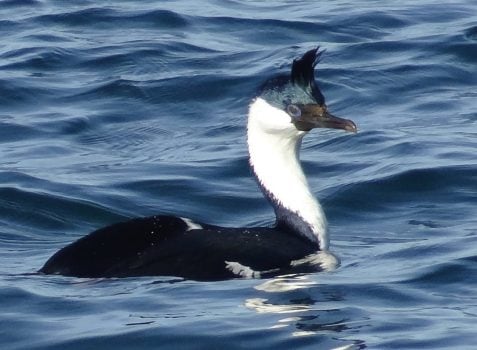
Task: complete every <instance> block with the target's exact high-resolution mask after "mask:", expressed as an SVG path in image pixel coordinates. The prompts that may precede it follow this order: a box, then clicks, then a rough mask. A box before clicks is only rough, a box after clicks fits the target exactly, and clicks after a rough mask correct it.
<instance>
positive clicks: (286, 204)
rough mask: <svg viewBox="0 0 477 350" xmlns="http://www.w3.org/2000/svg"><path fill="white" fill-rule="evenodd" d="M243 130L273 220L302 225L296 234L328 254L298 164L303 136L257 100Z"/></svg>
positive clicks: (317, 210) (322, 225) (321, 222)
mask: <svg viewBox="0 0 477 350" xmlns="http://www.w3.org/2000/svg"><path fill="white" fill-rule="evenodd" d="M247 128H248V132H247V138H248V148H249V153H250V164H251V166H252V168H253V171H254V172H255V175H256V177H257V179H258V181H259V182H260V184H261V186H262V188H263V190H264V193H265V195H266V196H267V197H268V198H269V199H270V201H271V202H272V204H273V205H274V206H275V213H276V214H277V220H278V221H280V220H285V221H286V220H291V221H296V220H298V221H299V222H301V221H303V222H304V225H303V226H307V227H306V229H305V227H303V229H300V225H298V231H299V232H298V233H300V234H301V235H303V236H305V237H306V238H308V239H310V240H311V241H313V242H315V243H318V244H319V246H320V250H328V246H329V238H328V233H327V223H326V217H325V215H324V213H323V210H322V208H321V205H320V204H319V203H318V201H317V200H316V199H315V197H314V196H313V194H312V193H311V192H310V188H309V186H308V182H307V180H306V177H305V174H304V173H303V170H302V168H301V165H300V160H299V151H300V146H301V140H302V138H303V136H304V135H305V134H306V132H304V131H299V130H297V129H296V128H295V126H294V125H293V123H292V122H291V119H290V117H289V116H288V114H287V113H285V112H284V111H283V110H281V109H279V108H276V107H273V106H272V105H270V104H269V103H267V102H266V101H265V100H263V99H261V98H257V99H256V100H254V101H253V102H252V104H251V105H250V110H249V117H248V127H247ZM281 209H285V210H284V211H283V210H281ZM283 212H284V213H283ZM280 216H284V217H280ZM288 216H292V217H291V219H290V218H289V217H288ZM295 219H296V220H295ZM305 224H306V225H305ZM295 229H297V228H296V227H295Z"/></svg>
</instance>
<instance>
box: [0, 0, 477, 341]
mask: <svg viewBox="0 0 477 350" xmlns="http://www.w3.org/2000/svg"><path fill="white" fill-rule="evenodd" d="M476 14H477V3H476V2H475V1H464V0H462V1H452V2H448V3H447V4H445V3H442V2H441V1H431V0H426V1H420V2H415V1H410V0H409V1H408V0H404V1H400V2H395V3H394V5H390V4H388V2H377V1H365V0H361V1H354V2H352V1H333V2H329V1H318V2H317V1H267V2H258V1H246V0H228V1H222V0H220V1H219V0H211V1H202V2H201V1H191V0H189V1H187V0H183V1H160V2H158V1H101V2H98V1H81V2H73V1H71V2H70V1H59V0H57V1H35V0H30V1H26V0H10V1H8V0H5V1H1V2H0V34H1V37H2V40H1V43H0V256H1V258H0V259H1V260H0V261H1V264H0V348H1V349H28V350H31V349H115V350H117V349H169V348H174V349H271V348H273V349H338V348H339V349H363V348H371V349H423V348H426V349H472V348H474V347H475V344H476V343H477V292H476V291H477V228H476V224H477V219H476V217H477V215H476V214H477V209H476V205H477V156H476V148H477V88H476V86H477V15H476ZM317 44H321V45H322V46H323V48H326V49H327V53H326V54H325V55H324V58H323V61H322V63H321V64H320V65H319V71H318V72H317V78H318V79H319V80H320V82H321V86H322V89H323V92H324V94H325V95H326V97H327V101H328V105H329V107H330V109H331V110H332V111H333V112H334V113H335V114H337V115H339V116H342V117H345V118H349V119H353V120H354V121H355V122H356V123H357V124H358V126H359V129H360V131H359V133H358V134H356V135H350V134H346V133H343V132H337V131H316V130H315V131H313V132H312V133H311V134H310V135H308V137H307V138H306V140H305V142H304V145H303V152H302V159H303V161H304V167H305V170H306V172H307V174H308V175H309V180H310V185H311V186H312V188H313V192H314V193H315V194H316V195H317V197H318V198H320V201H321V202H322V203H323V206H324V209H325V211H326V214H327V217H328V220H329V222H330V229H331V249H332V251H333V252H335V254H336V255H338V256H340V258H341V260H342V265H341V267H339V268H338V269H337V270H336V271H333V272H329V273H317V274H310V275H305V276H287V277H283V278H276V279H270V280H233V281H226V282H214V283H204V282H202V283H199V282H194V281H182V280H180V279H171V278H131V279H112V280H111V279H110V280H108V279H105V280H85V279H75V278H65V277H59V276H53V277H52V276H37V275H28V274H29V273H32V272H35V271H36V270H37V269H38V268H39V267H41V265H42V264H43V263H44V261H45V260H46V259H47V258H48V257H49V256H50V255H51V254H52V253H53V252H55V251H56V250H57V249H58V248H60V247H62V246H64V245H65V244H67V243H69V242H72V241H73V240H75V239H77V238H79V237H81V236H83V235H84V234H86V233H88V232H89V231H91V230H93V229H95V228H98V227H101V226H104V225H107V224H110V223H113V222H117V221H121V220H124V219H127V218H131V217H135V216H145V215H151V214H157V213H175V214H180V215H181V216H187V217H191V218H194V219H196V220H200V221H204V222H209V223H213V224H218V225H230V226H245V225H256V224H269V223H272V222H273V211H272V210H271V208H270V207H269V206H268V204H267V202H266V201H265V200H264V199H262V197H261V194H260V192H259V191H258V189H257V186H256V184H255V182H254V180H253V179H252V178H251V177H250V173H249V170H248V168H247V151H246V144H245V140H244V133H245V122H246V113H247V105H248V103H249V101H250V99H251V98H252V97H253V95H254V92H255V89H256V87H257V86H258V85H259V84H260V83H261V82H262V81H263V80H265V79H266V78H268V77H269V76H271V75H273V74H275V73H277V72H281V71H286V70H288V69H289V66H290V62H291V60H292V59H293V58H296V57H299V56H300V55H301V54H302V53H304V52H305V51H306V50H308V49H310V48H313V47H314V46H316V45H317Z"/></svg>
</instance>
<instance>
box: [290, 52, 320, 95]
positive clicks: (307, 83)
mask: <svg viewBox="0 0 477 350" xmlns="http://www.w3.org/2000/svg"><path fill="white" fill-rule="evenodd" d="M319 49H320V48H319V47H317V48H316V49H313V50H310V51H307V52H306V53H305V54H304V55H303V56H302V57H301V58H300V59H296V60H293V65H292V70H291V82H292V83H293V84H294V85H298V86H300V87H301V88H302V89H303V90H305V91H309V92H310V93H311V94H312V95H313V97H315V99H316V100H317V102H318V103H320V104H324V103H325V98H324V96H323V94H322V93H321V91H320V89H319V88H318V85H317V84H316V82H315V66H316V65H317V64H318V62H319V61H320V58H321V55H322V54H323V52H324V51H319Z"/></svg>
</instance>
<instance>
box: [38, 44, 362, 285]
mask: <svg viewBox="0 0 477 350" xmlns="http://www.w3.org/2000/svg"><path fill="white" fill-rule="evenodd" d="M321 54H322V51H319V50H318V48H317V49H313V50H310V51H308V52H306V53H305V54H304V55H303V57H301V58H300V59H297V60H294V61H293V64H292V68H291V74H288V75H283V76H278V77H275V78H272V79H270V80H268V81H266V82H265V83H264V84H263V85H262V87H261V88H260V90H259V94H258V96H257V97H256V98H255V99H254V100H253V101H252V103H251V104H250V109H249V114H248V126H247V142H248V150H249V155H250V168H251V170H252V173H253V174H254V176H255V178H256V179H257V181H258V184H259V186H260V188H261V190H262V192H263V194H264V196H265V197H266V198H267V199H268V200H269V202H270V203H271V204H272V206H273V208H274V209H275V215H276V223H275V225H274V226H273V227H247V228H230V227H219V226H214V225H208V224H204V223H199V222H194V221H192V220H191V219H186V218H182V217H174V216H166V215H155V216H151V217H146V218H138V219H132V220H129V221H126V222H121V223H117V224H113V225H111V226H107V227H104V228H101V229H98V230H96V231H94V232H92V233H90V234H89V235H87V236H85V237H83V238H80V239H79V240H77V241H76V242H73V243H71V244H70V245H68V246H66V247H64V248H62V249H61V250H59V251H58V252H56V253H55V254H54V255H53V256H52V257H51V258H50V259H49V260H48V261H47V262H46V263H45V265H44V266H43V267H42V268H41V269H40V272H41V273H44V274H60V275H65V276H76V277H93V278H94V277H130V276H177V277H183V278H187V279H194V280H222V279H228V278H234V277H265V276H271V275H277V274H283V273H292V272H309V271H317V270H321V269H323V268H324V267H325V266H324V265H326V264H327V263H331V264H333V263H336V259H335V258H333V255H332V254H330V253H328V245H329V238H328V232H327V223H326V218H325V214H324V213H323V210H322V208H321V206H320V204H319V203H318V201H317V200H316V199H315V197H314V196H313V194H312V193H311V191H310V188H309V186H308V183H307V180H306V177H305V175H304V173H303V170H302V168H301V165H300V161H299V151H300V146H301V141H302V139H303V136H305V135H306V134H307V133H308V132H309V131H310V130H312V129H314V128H333V129H342V130H346V131H350V132H356V131H357V128H356V125H355V124H354V123H353V122H352V121H351V120H347V119H341V118H338V117H335V116H333V115H332V114H331V113H329V112H328V108H327V106H326V104H325V98H324V96H323V94H322V93H321V91H320V89H319V87H318V85H317V83H316V81H315V78H314V68H315V66H316V64H317V63H318V61H319V59H320V56H321Z"/></svg>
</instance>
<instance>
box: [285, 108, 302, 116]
mask: <svg viewBox="0 0 477 350" xmlns="http://www.w3.org/2000/svg"><path fill="white" fill-rule="evenodd" d="M287 113H288V114H289V115H290V116H291V117H293V118H299V117H300V116H301V109H300V108H299V107H298V106H296V105H288V106H287Z"/></svg>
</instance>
